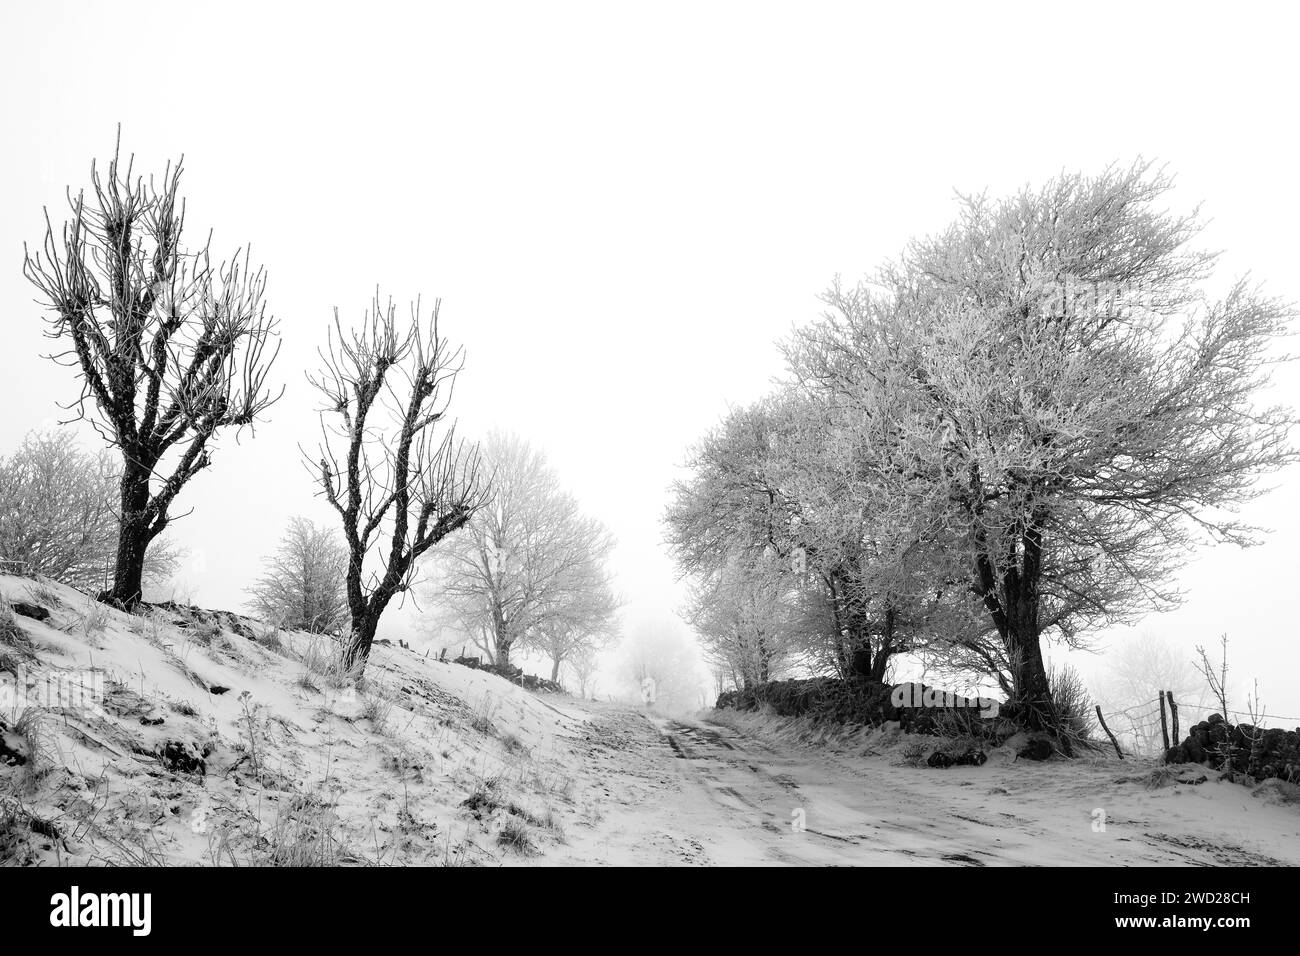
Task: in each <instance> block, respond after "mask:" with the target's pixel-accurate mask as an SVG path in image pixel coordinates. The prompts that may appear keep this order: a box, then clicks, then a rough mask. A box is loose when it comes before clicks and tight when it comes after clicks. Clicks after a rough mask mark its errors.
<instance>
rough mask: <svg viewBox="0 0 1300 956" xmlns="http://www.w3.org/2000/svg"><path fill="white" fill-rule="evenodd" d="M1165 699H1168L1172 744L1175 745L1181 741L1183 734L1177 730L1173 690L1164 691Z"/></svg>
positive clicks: (1176, 713)
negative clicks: (1171, 721) (1172, 726)
mask: <svg viewBox="0 0 1300 956" xmlns="http://www.w3.org/2000/svg"><path fill="white" fill-rule="evenodd" d="M1165 700H1167V701H1169V716H1171V717H1172V718H1173V719H1174V746H1175V747H1177V746H1178V745H1179V744H1181V743H1182V742H1183V735H1182V734H1181V733H1180V732H1179V730H1178V705H1177V704H1176V703H1174V692H1173V691H1171V690H1167V691H1165Z"/></svg>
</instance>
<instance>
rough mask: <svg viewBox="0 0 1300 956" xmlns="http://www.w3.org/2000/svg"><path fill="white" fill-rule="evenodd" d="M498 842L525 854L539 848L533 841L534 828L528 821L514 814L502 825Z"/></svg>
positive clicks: (508, 848)
mask: <svg viewBox="0 0 1300 956" xmlns="http://www.w3.org/2000/svg"><path fill="white" fill-rule="evenodd" d="M497 844H498V845H500V846H503V847H505V848H506V849H507V850H513V851H515V852H516V853H522V854H524V855H528V854H531V853H535V852H536V850H537V847H536V846H535V845H534V843H533V837H532V830H531V829H530V828H529V826H528V824H527V823H525V822H524V821H523V820H521V819H520V818H519V817H517V816H514V815H511V816H510V817H509V818H507V819H506V821H505V822H504V823H503V824H502V825H501V831H500V832H499V833H498V834H497Z"/></svg>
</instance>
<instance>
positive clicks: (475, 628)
mask: <svg viewBox="0 0 1300 956" xmlns="http://www.w3.org/2000/svg"><path fill="white" fill-rule="evenodd" d="M482 454H483V467H484V468H485V469H486V470H487V472H489V473H490V474H491V475H492V476H493V479H492V496H491V499H490V500H489V501H488V502H487V504H486V505H485V506H484V507H483V508H481V509H480V510H479V511H478V513H477V514H475V516H474V517H473V519H472V520H471V521H469V522H468V524H466V526H465V527H464V528H463V529H462V530H461V531H460V532H459V533H457V534H456V535H454V536H453V537H452V538H451V539H450V540H449V541H448V542H447V547H446V549H445V550H444V552H443V554H442V555H440V559H439V561H438V562H437V565H436V568H435V569H434V571H433V575H432V576H433V582H432V585H431V588H430V595H431V597H432V598H433V600H434V602H435V603H436V604H438V605H439V606H440V607H441V608H442V610H443V613H444V614H446V613H450V614H451V616H452V617H453V618H454V619H455V620H456V621H458V622H459V623H460V624H461V626H462V627H463V628H464V629H465V630H466V631H467V632H468V633H469V634H471V635H472V636H474V637H475V638H476V639H478V640H481V641H482V642H483V643H484V644H485V645H487V647H488V649H489V656H490V657H491V658H492V659H493V660H494V662H495V663H496V665H497V666H498V667H502V668H506V667H510V666H512V665H511V661H510V654H511V651H512V650H513V649H514V648H515V647H516V646H520V645H528V646H531V647H534V648H536V649H538V650H541V651H543V652H545V653H546V654H547V655H548V656H549V657H551V659H552V662H553V670H554V671H555V672H556V673H557V674H558V669H559V665H560V664H561V663H562V662H563V661H564V659H565V656H566V655H567V654H568V653H569V651H570V650H571V648H572V647H573V646H576V645H577V644H580V643H581V642H583V641H586V640H598V639H600V638H601V636H602V635H604V634H606V633H607V632H608V630H609V628H610V627H611V626H612V618H613V613H614V610H615V609H616V608H617V600H616V599H615V597H614V595H613V593H612V591H611V589H610V586H609V576H608V572H607V570H606V562H607V560H608V558H609V555H610V553H611V552H612V551H613V548H614V540H613V538H612V537H611V536H610V534H609V532H608V530H607V529H606V528H605V527H604V525H603V524H601V523H600V522H599V521H597V520H596V519H594V518H591V517H589V516H587V515H584V514H583V513H582V511H581V509H580V508H579V506H578V502H577V501H576V500H575V499H574V498H573V496H572V495H570V494H568V493H567V492H565V491H564V490H563V489H562V488H561V487H560V481H559V477H558V476H557V475H556V474H555V472H554V471H553V470H552V469H551V468H550V467H549V466H548V465H547V464H546V459H545V457H544V456H543V455H542V453H541V452H540V451H537V450H536V449H534V448H532V447H531V446H529V445H528V444H527V443H526V442H524V441H523V440H521V439H519V438H518V437H515V436H510V435H506V434H503V433H494V434H492V435H490V436H489V437H488V440H487V441H486V442H485V443H484V446H483V452H482ZM557 655H558V656H557Z"/></svg>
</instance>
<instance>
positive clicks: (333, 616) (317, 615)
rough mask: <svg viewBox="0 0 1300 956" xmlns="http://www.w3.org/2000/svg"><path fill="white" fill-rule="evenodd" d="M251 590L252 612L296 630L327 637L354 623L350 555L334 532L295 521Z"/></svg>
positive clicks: (293, 520) (250, 605) (303, 519)
mask: <svg viewBox="0 0 1300 956" xmlns="http://www.w3.org/2000/svg"><path fill="white" fill-rule="evenodd" d="M263 569H264V570H263V574H262V576H261V577H259V578H258V579H257V581H256V582H254V583H253V584H252V585H250V586H249V588H248V589H247V591H248V594H249V600H248V607H249V608H250V609H251V610H252V611H253V612H254V613H255V614H258V615H259V616H261V617H262V619H263V620H266V621H269V622H272V623H275V624H276V625H278V626H280V627H285V628H289V629H291V630H299V631H310V632H311V633H313V634H327V633H331V632H333V631H335V630H338V629H339V628H340V627H342V626H343V624H345V623H346V621H347V618H348V598H347V573H348V551H347V547H346V546H345V545H344V544H343V541H342V540H341V539H340V538H339V535H338V532H337V531H336V530H335V529H333V528H328V527H325V526H323V525H318V524H314V523H312V522H311V521H308V520H307V519H306V518H301V517H295V518H291V519H290V520H289V525H288V527H287V528H286V529H285V533H284V535H283V537H281V539H280V544H279V546H278V547H277V548H276V551H275V553H274V554H273V555H270V556H269V557H267V558H266V559H265V560H264V561H263Z"/></svg>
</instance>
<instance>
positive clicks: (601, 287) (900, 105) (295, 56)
mask: <svg viewBox="0 0 1300 956" xmlns="http://www.w3.org/2000/svg"><path fill="white" fill-rule="evenodd" d="M891 6H892V7H895V8H901V7H902V6H903V5H901V4H899V5H891ZM914 6H915V9H909V10H906V11H904V10H903V9H890V10H884V9H880V10H875V9H871V8H869V7H868V6H867V5H865V4H810V3H798V4H794V3H790V4H782V5H778V4H760V3H752V2H751V3H744V4H741V3H735V4H730V3H669V2H657V3H654V4H649V3H646V4H641V5H638V6H632V5H629V4H609V3H591V4H561V3H547V4H522V3H520V4H505V3H476V4H432V3H430V4H418V5H417V4H409V5H407V4H395V5H386V4H379V3H369V4H364V5H362V4H351V5H348V6H343V5H329V4H323V3H313V4H310V5H308V4H278V5H271V4H244V3H238V2H225V3H221V4H218V5H212V4H205V5H202V6H200V5H198V4H188V5H181V4H176V3H167V4H163V3H159V4H149V3H138V2H137V3H132V2H127V3H114V4H111V5H110V4H92V3H21V4H19V3H15V2H12V0H6V2H4V4H3V19H2V21H0V90H2V91H3V92H0V96H3V98H4V99H3V125H2V126H0V128H2V129H3V131H4V136H5V143H4V149H3V150H0V172H2V173H3V175H2V176H0V183H3V188H0V306H2V308H3V314H4V323H5V325H4V328H5V333H6V334H5V338H4V347H3V349H0V406H2V407H3V418H2V419H0V449H3V450H5V451H8V450H10V449H11V448H12V447H13V446H14V445H15V444H16V443H17V442H18V441H19V440H20V439H21V437H22V435H23V434H24V433H25V432H26V431H28V430H29V429H31V428H33V427H37V426H40V425H41V424H42V423H43V422H47V421H50V420H53V419H54V418H55V417H56V416H57V414H58V413H57V411H56V409H55V408H54V405H53V403H54V402H55V401H56V400H67V399H69V398H70V397H71V396H72V394H73V392H74V389H75V386H74V385H73V382H72V374H71V372H70V371H69V370H66V369H62V368H59V367H58V366H55V365H54V364H52V363H49V362H45V361H41V360H38V359H36V358H35V356H36V355H37V354H38V353H41V352H44V351H47V350H48V347H49V343H48V342H46V341H45V340H43V339H42V337H41V331H42V323H41V320H40V313H39V311H38V309H37V308H36V307H35V306H33V305H32V304H31V300H32V292H31V290H30V288H29V287H28V286H27V285H26V284H25V282H24V280H23V279H22V277H21V274H20V263H21V247H22V242H23V241H24V240H28V241H29V242H31V241H38V240H39V239H40V236H41V230H42V220H41V207H42V205H45V204H49V205H51V206H52V207H54V211H55V213H56V214H60V215H61V210H60V209H59V208H58V207H59V204H60V203H61V202H62V196H63V190H64V187H65V185H67V184H69V183H71V184H75V185H78V186H80V185H81V184H83V183H85V182H86V181H87V175H88V170H89V162H90V159H91V158H92V157H94V156H98V157H100V158H101V160H104V159H106V158H107V155H108V153H109V152H110V150H111V148H112V142H113V136H114V130H115V127H116V124H117V123H118V121H121V123H122V124H123V138H124V145H125V147H126V148H127V149H129V150H131V151H134V152H135V154H136V156H137V167H138V168H139V169H142V170H149V169H159V168H161V166H162V164H163V163H164V162H165V161H166V159H168V158H169V157H173V156H175V155H176V154H178V153H181V152H184V153H185V155H186V164H187V174H186V177H185V181H184V192H185V194H186V196H187V197H188V200H189V224H190V228H191V230H192V232H193V233H195V234H197V233H198V232H199V231H200V230H204V229H206V228H207V227H209V226H210V227H212V228H213V229H214V230H215V248H216V249H217V250H218V251H221V250H227V249H233V248H234V247H235V246H237V245H239V244H241V243H245V242H251V243H252V245H253V250H254V256H255V258H257V259H259V260H260V261H262V262H263V263H265V264H266V265H267V267H268V268H269V270H270V277H271V280H270V287H269V300H270V303H271V305H272V308H273V309H274V312H275V313H276V315H278V316H279V317H280V319H281V321H282V331H283V335H284V338H285V348H284V350H283V352H282V354H281V358H280V362H279V365H278V367H277V369H278V377H279V379H280V380H281V381H285V382H287V383H288V384H289V392H288V395H287V397H286V398H285V400H284V401H283V403H282V404H280V405H279V406H277V407H276V408H275V409H274V410H273V413H272V419H271V421H270V422H269V423H267V424H266V425H264V426H262V427H261V428H259V429H258V432H257V436H256V438H255V439H254V440H252V441H245V442H244V443H242V444H241V445H238V446H237V445H235V443H234V442H233V441H230V440H227V441H225V442H223V443H222V445H221V448H220V452H219V453H218V454H217V456H216V459H215V463H214V465H213V467H212V469H211V470H210V472H209V473H207V474H205V475H203V476H202V477H200V478H199V479H197V480H196V481H195V482H194V483H193V484H192V485H191V486H190V487H187V488H186V489H185V491H184V492H183V493H182V496H181V499H180V501H179V504H180V506H181V508H182V509H183V508H187V507H193V508H195V509H196V510H195V513H194V515H193V516H191V517H189V518H187V519H185V520H184V521H183V522H180V523H178V524H177V525H176V532H177V535H178V537H179V538H180V539H181V540H182V541H183V543H185V544H187V545H189V546H190V547H191V548H192V549H193V555H192V558H191V565H190V567H189V568H188V569H187V576H188V578H189V579H190V580H191V582H192V584H193V586H194V588H195V592H194V598H195V600H196V601H197V602H198V603H201V604H204V605H206V606H225V607H234V606H237V605H238V604H239V603H241V601H242V599H243V595H242V592H241V589H242V588H243V587H244V585H246V584H247V583H248V582H249V580H250V579H251V578H252V577H253V576H255V574H256V572H257V564H258V560H259V558H260V556H261V555H263V554H265V553H266V552H268V551H270V550H271V549H272V548H273V547H274V544H275V541H276V539H277V538H278V536H279V534H280V531H281V530H282V528H283V525H284V522H285V520H286V519H287V517H288V516H289V515H291V514H294V513H305V514H308V515H310V516H312V517H316V518H323V517H327V513H326V512H325V511H324V510H323V509H322V506H320V504H319V503H318V502H316V501H314V500H313V499H312V497H311V496H312V491H313V489H312V486H311V483H310V481H309V479H308V477H307V475H306V473H305V472H304V471H303V470H302V468H301V466H300V465H299V463H298V456H297V452H296V443H297V442H298V441H300V440H304V439H308V440H310V439H313V438H314V427H315V426H314V417H313V416H312V415H311V409H312V407H313V396H312V395H311V393H310V392H309V390H308V389H307V388H306V387H305V383H304V381H303V378H302V370H303V369H304V367H305V366H306V364H307V363H308V362H309V361H310V360H311V358H312V357H313V356H314V350H315V348H316V347H317V346H318V345H319V344H320V343H321V342H322V341H323V337H324V331H325V326H326V322H327V320H328V319H329V316H330V310H331V307H332V306H334V305H338V306H340V307H341V308H342V309H343V313H344V316H345V318H347V317H359V316H360V315H361V312H362V310H363V309H364V307H365V306H366V304H367V302H368V297H369V296H370V294H371V290H372V289H373V287H374V286H375V284H376V283H378V284H380V285H381V286H382V287H383V290H384V291H385V293H390V292H391V294H393V295H394V296H395V297H397V298H398V299H399V300H404V299H406V298H408V297H412V296H414V295H415V294H416V293H420V292H422V293H423V294H424V295H425V296H426V297H432V296H435V295H438V296H441V297H442V298H443V318H444V327H445V329H446V330H447V331H448V332H449V333H450V335H451V336H452V337H453V338H456V339H458V340H460V341H461V342H463V343H464V344H465V346H466V348H467V351H468V366H467V369H466V372H465V374H464V376H463V379H462V381H461V384H460V387H459V389H460V390H459V392H458V402H457V409H458V412H459V415H460V419H461V422H462V426H463V427H464V428H465V429H466V430H467V431H476V432H477V431H486V430H487V429H488V428H489V427H492V426H501V427H506V428H509V429H512V430H514V431H516V432H518V433H520V434H521V435H523V436H525V437H526V438H528V439H529V440H531V441H533V442H534V443H536V444H537V445H539V446H541V447H542V448H544V449H545V450H546V452H547V453H548V455H549V456H550V460H551V462H552V464H553V465H554V466H555V467H556V468H557V470H558V471H559V472H560V473H561V475H562V477H563V478H564V480H565V481H566V482H567V483H568V485H569V486H570V487H571V488H572V489H573V491H574V492H575V493H576V494H577V495H578V496H579V498H580V499H581V500H582V501H583V502H584V503H585V504H586V506H587V508H588V509H589V510H590V511H591V512H593V513H594V514H596V515H598V516H599V517H601V518H602V519H603V520H604V521H606V523H607V524H608V525H609V526H610V527H611V528H612V529H613V531H614V532H615V533H616V535H617V536H618V538H619V540H620V542H621V546H620V550H619V552H618V555H617V563H618V573H619V580H620V584H621V587H622V589H623V590H624V592H625V593H626V594H627V596H628V598H629V599H630V604H629V607H628V612H627V613H628V619H629V621H633V622H635V621H644V620H652V619H658V618H661V617H663V616H664V615H667V614H670V613H671V612H672V610H673V609H675V608H676V607H677V606H678V605H679V603H680V590H679V588H678V586H677V584H676V583H675V580H674V574H673V569H672V566H671V564H670V562H669V561H668V559H667V558H666V556H665V554H664V552H663V549H662V548H661V545H660V542H661V530H660V525H659V518H660V515H661V513H662V511H663V507H664V504H665V501H666V488H667V486H668V484H669V483H670V481H671V480H672V479H673V478H674V477H676V474H677V472H676V470H675V469H676V466H677V465H678V464H679V463H680V462H681V461H682V458H683V453H684V449H685V447H686V445H687V444H689V443H690V442H691V441H693V440H694V439H695V438H696V437H697V436H698V435H699V434H700V433H701V432H702V431H703V430H704V429H705V428H706V427H708V426H709V425H710V424H712V423H713V422H715V421H716V420H717V419H718V417H719V416H720V415H721V414H722V413H723V412H724V411H725V410H726V407H727V404H728V402H731V403H742V402H747V401H750V400H752V399H754V398H756V397H758V396H759V395H760V394H761V393H762V392H763V391H765V390H766V389H767V388H768V384H769V381H770V379H771V378H772V376H774V375H776V374H777V373H779V371H780V362H779V358H778V356H777V352H776V350H775V349H774V347H773V345H772V343H773V341H774V340H775V339H776V338H778V337H780V336H782V335H784V334H785V332H786V331H787V330H788V329H789V328H790V327H791V326H792V325H793V324H796V323H799V322H803V321H806V320H807V319H809V318H810V317H812V316H813V315H815V314H816V312H817V311H818V305H817V302H816V299H815V296H816V294H817V293H818V292H819V291H820V290H821V289H823V288H824V287H825V286H826V285H827V283H828V282H829V280H830V279H831V277H832V276H833V275H834V274H835V273H837V272H841V273H844V274H845V275H846V276H850V277H852V276H855V275H857V274H859V273H861V272H864V271H866V270H867V269H869V268H871V267H872V266H874V265H875V264H877V263H878V262H879V261H880V260H882V259H883V258H885V257H887V256H890V255H893V254H894V253H896V252H897V251H898V250H899V248H900V247H901V246H902V244H903V243H904V242H905V241H906V240H907V239H908V238H909V237H910V236H912V235H915V234H919V233H925V232H929V231H933V230H935V229H937V228H940V227H941V226H943V225H944V224H945V223H946V222H947V221H948V219H949V218H950V217H951V216H952V214H953V212H954V205H953V202H952V193H953V190H954V189H958V190H962V191H977V190H980V189H984V188H986V187H987V188H988V189H989V190H990V191H991V192H993V193H1000V192H1006V191H1009V190H1011V189H1014V188H1016V187H1017V186H1019V185H1020V184H1022V183H1024V182H1027V181H1034V182H1039V181H1041V180H1043V179H1045V178H1047V177H1048V176H1050V175H1052V174H1053V173H1056V172H1058V171H1060V170H1061V169H1062V168H1068V169H1082V170H1085V171H1087V170H1096V169H1099V168H1100V167H1102V166H1103V165H1105V164H1106V163H1107V162H1109V161H1112V160H1120V161H1125V162H1126V161H1128V160H1131V159H1132V158H1133V157H1135V156H1136V155H1138V154H1142V155H1145V156H1147V157H1153V158H1158V159H1160V160H1162V161H1166V162H1168V163H1169V164H1170V167H1171V168H1172V169H1173V170H1174V171H1175V172H1176V173H1177V175H1178V177H1179V190H1178V195H1177V200H1178V201H1179V202H1183V203H1186V204H1188V205H1190V204H1192V203H1194V202H1196V201H1200V200H1204V202H1205V211H1206V213H1207V215H1208V216H1210V217H1211V218H1212V219H1213V224H1212V226H1211V228H1210V230H1209V232H1208V233H1207V235H1206V241H1207V243H1208V244H1209V245H1211V246H1213V247H1216V248H1221V249H1224V250H1226V253H1227V254H1226V256H1225V260H1224V266H1225V268H1226V269H1227V270H1228V271H1230V272H1236V271H1243V270H1246V269H1249V270H1251V271H1252V272H1253V273H1254V275H1255V276H1256V277H1258V278H1260V279H1264V280H1267V282H1268V283H1269V287H1270V289H1271V290H1272V291H1273V292H1275V293H1276V294H1279V295H1283V296H1286V297H1289V298H1295V299H1300V281H1297V278H1296V275H1295V265H1296V262H1297V261H1300V256H1298V255H1297V253H1298V252H1300V250H1298V249H1297V242H1296V239H1295V235H1296V223H1297V222H1300V196H1298V195H1297V192H1296V188H1295V174H1294V165H1295V143H1296V135H1295V108H1296V94H1297V84H1296V75H1297V73H1296V69H1297V68H1296V66H1295V51H1294V42H1295V37H1296V35H1297V30H1296V28H1297V25H1298V24H1297V21H1296V14H1295V13H1293V12H1290V11H1289V10H1286V9H1285V8H1283V7H1282V6H1281V5H1278V6H1276V7H1266V6H1258V7H1252V6H1250V5H1242V4H1234V5H1232V7H1231V8H1229V7H1225V6H1224V5H1222V4H1216V5H1208V4H1206V5H1199V6H1198V5H1194V4H1188V3H1179V4H1153V3H1149V4H1142V5H1140V6H1138V5H1135V4H1098V3H1092V4H1088V5H1084V6H1080V5H1078V4H1072V5H1069V6H1061V7H1060V8H1058V9H1047V8H1045V6H1044V5H1041V4H1001V5H992V4H981V5H979V6H978V8H976V5H957V4H952V5H940V4H927V5H914ZM1229 11H1230V12H1229ZM1297 376H1298V370H1297V369H1295V368H1291V369H1286V370H1283V371H1282V372H1281V373H1280V374H1279V376H1278V392H1279V393H1280V395H1281V397H1282V398H1283V399H1285V400H1286V401H1288V402H1291V403H1294V404H1300V378H1298V377H1297ZM1278 484H1279V486H1280V487H1279V490H1278V491H1277V492H1276V493H1275V494H1273V495H1272V496H1270V497H1269V498H1268V499H1266V501H1264V502H1263V503H1262V505H1261V506H1260V507H1259V508H1257V509H1255V511H1254V513H1253V516H1254V517H1255V518H1256V519H1257V520H1260V521H1262V522H1264V523H1267V524H1269V525H1271V526H1272V527H1274V528H1275V529H1276V533H1275V535H1274V536H1273V537H1272V538H1271V540H1270V541H1269V543H1268V544H1267V545H1266V546H1264V547H1261V548H1258V549H1255V550H1253V551H1250V552H1246V553H1242V552H1238V551H1229V550H1227V549H1221V550H1219V551H1216V552H1210V553H1207V554H1205V555H1204V556H1203V557H1202V558H1201V559H1200V560H1199V562H1198V563H1197V565H1196V566H1195V567H1194V568H1193V569H1192V570H1191V571H1189V572H1188V573H1187V574H1185V575H1184V578H1183V580H1184V583H1185V586H1186V587H1187V588H1188V589H1189V590H1190V592H1191V595H1192V597H1191V600H1190V601H1189V602H1188V603H1187V605H1186V606H1185V607H1184V608H1183V609H1182V610H1180V611H1178V612H1175V613H1172V614H1169V615H1165V616H1163V617H1161V618H1158V619H1157V618H1153V619H1150V620H1148V621H1147V622H1146V623H1145V624H1144V625H1143V626H1144V627H1145V628H1147V629H1150V630H1155V631H1158V632H1162V633H1165V634H1167V635H1168V636H1170V637H1171V638H1173V639H1175V640H1177V641H1178V642H1179V643H1180V644H1182V645H1186V646H1187V647H1188V649H1189V651H1190V648H1191V647H1192V646H1193V645H1194V644H1196V643H1198V642H1205V643H1207V644H1208V643H1212V642H1213V641H1214V640H1215V639H1216V638H1217V635H1218V634H1219V633H1220V632H1222V631H1228V632H1229V633H1230V635H1231V636H1232V637H1233V639H1234V645H1233V665H1234V673H1235V675H1237V676H1238V677H1240V678H1241V679H1243V680H1244V679H1245V678H1247V677H1250V676H1258V677H1259V678H1260V683H1261V690H1262V692H1263V696H1264V700H1265V701H1266V703H1268V704H1269V706H1270V710H1271V711H1272V712H1274V713H1279V714H1297V715H1300V669H1298V668H1297V664H1300V652H1297V650H1296V647H1295V644H1294V641H1293V636H1294V634H1295V626H1294V623H1293V621H1294V618H1295V609H1294V607H1293V596H1294V590H1295V584H1294V581H1295V578H1296V570H1295V569H1296V567H1297V564H1298V562H1297V558H1298V557H1300V475H1297V474H1289V475H1285V476H1283V477H1282V478H1280V479H1279V481H1278ZM409 627H410V619H409V616H408V617H407V618H405V619H403V620H400V621H398V620H395V621H394V622H393V623H392V625H391V629H392V630H390V633H391V632H393V631H397V632H401V631H402V630H406V629H409ZM1120 636H1121V635H1120V634H1119V633H1118V632H1117V633H1116V634H1114V635H1112V637H1113V638H1114V639H1119V637H1120ZM1090 666H1091V664H1087V663H1085V667H1090ZM1296 722H1297V723H1300V721H1296Z"/></svg>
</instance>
